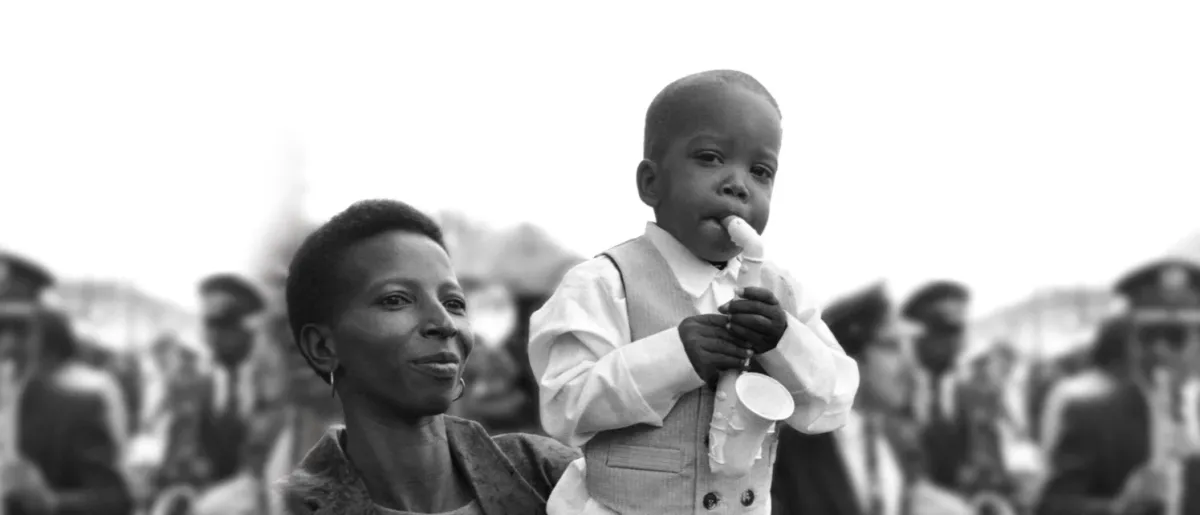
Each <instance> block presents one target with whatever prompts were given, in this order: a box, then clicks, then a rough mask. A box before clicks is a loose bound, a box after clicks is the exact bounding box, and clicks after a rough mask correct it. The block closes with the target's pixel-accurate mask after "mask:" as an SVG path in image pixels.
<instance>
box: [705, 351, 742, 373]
mask: <svg viewBox="0 0 1200 515" xmlns="http://www.w3.org/2000/svg"><path fill="white" fill-rule="evenodd" d="M742 361H744V358H734V357H731V356H726V355H723V354H721V355H718V356H716V357H714V358H713V366H714V367H716V368H717V369H718V370H729V369H733V368H739V367H741V366H742Z"/></svg>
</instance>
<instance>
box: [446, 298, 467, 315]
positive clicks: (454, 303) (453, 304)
mask: <svg viewBox="0 0 1200 515" xmlns="http://www.w3.org/2000/svg"><path fill="white" fill-rule="evenodd" d="M442 305H444V306H446V309H449V310H451V311H454V312H459V313H465V312H466V311H467V303H466V302H465V301H463V300H461V299H450V300H447V301H446V302H445V303H443V304H442Z"/></svg>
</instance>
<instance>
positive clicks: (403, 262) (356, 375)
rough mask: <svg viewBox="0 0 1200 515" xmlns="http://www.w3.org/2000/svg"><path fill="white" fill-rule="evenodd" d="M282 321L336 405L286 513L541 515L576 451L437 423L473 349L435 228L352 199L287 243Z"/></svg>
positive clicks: (408, 213)
mask: <svg viewBox="0 0 1200 515" xmlns="http://www.w3.org/2000/svg"><path fill="white" fill-rule="evenodd" d="M287 305H288V318H289V320H290V324H291V329H292V333H293V335H294V336H295V340H296V343H297V345H298V346H299V349H300V352H301V353H302V354H303V356H304V358H305V359H306V360H307V361H308V363H309V365H310V366H311V367H312V369H313V370H314V371H315V372H316V373H317V375H318V376H319V377H320V378H321V379H322V380H324V381H325V382H326V383H328V384H329V386H330V388H331V389H332V391H333V394H334V395H337V396H338V397H339V398H340V399H341V401H342V410H343V415H344V420H345V426H344V427H336V426H335V427H333V428H331V429H330V430H329V431H328V432H326V434H325V436H324V437H323V438H322V439H321V441H320V442H318V443H317V445H316V446H315V447H313V448H312V450H310V451H309V453H308V455H307V456H306V457H305V458H304V460H303V461H302V462H301V464H300V465H299V467H298V468H297V470H296V471H295V472H294V473H293V474H292V475H291V476H289V477H288V478H287V479H286V480H285V485H284V496H285V504H286V505H287V507H288V510H289V511H290V512H291V513H294V514H313V515H324V514H396V513H401V514H408V513H422V514H438V513H444V514H455V515H475V514H485V515H505V514H527V513H544V512H545V499H546V497H548V496H549V494H550V491H551V489H553V487H554V483H556V482H557V481H558V479H559V477H560V476H561V474H562V472H563V470H564V469H565V468H566V467H567V465H568V464H569V463H570V462H571V461H572V460H574V459H576V458H577V457H578V453H577V452H576V451H573V450H571V449H569V448H567V447H564V446H563V445H561V444H558V443H557V442H554V441H552V440H550V439H547V438H544V437H538V436H532V435H523V434H512V435H503V436H498V437H496V438H491V437H489V436H488V435H487V433H486V432H485V431H484V430H483V428H482V427H481V426H479V425H478V424H476V423H474V422H470V421H466V420H462V419H458V418H455V417H451V416H449V415H445V413H446V411H447V410H448V409H449V408H450V405H451V403H453V402H454V401H455V400H457V399H458V398H459V397H461V396H462V394H463V392H464V390H465V388H466V383H465V382H464V381H463V379H462V372H463V368H464V364H465V363H466V361H467V358H468V357H469V356H470V353H471V348H472V345H473V341H472V338H471V332H470V329H469V328H468V327H467V324H466V320H467V318H466V310H467V306H466V300H465V298H464V296H463V293H462V288H461V287H460V286H459V284H458V280H457V279H456V277H455V274H454V270H453V269H452V268H451V265H450V257H449V255H448V254H447V253H446V250H445V244H444V243H443V241H442V233H441V230H440V229H439V228H438V226H437V225H436V224H435V223H434V222H433V221H432V220H431V219H429V217H427V216H425V215H424V214H422V213H420V212H419V211H417V210H415V209H413V208H412V207H409V206H408V205H406V204H403V203H400V202H394V201H383V200H376V201H363V202H359V203H356V204H354V205H352V206H350V208H348V209H347V210H346V211H344V212H342V213H341V214H339V215H337V216H335V217H334V218H333V219H332V220H330V221H329V222H327V223H326V224H325V225H323V226H321V227H320V228H318V229H317V230H316V231H315V232H314V233H313V234H311V235H310V236H309V237H308V238H307V239H305V241H304V243H303V244H302V245H301V246H300V249H299V250H298V251H297V253H296V256H295V257H294V258H293V260H292V264H291V267H290V269H289V273H288V280H287Z"/></svg>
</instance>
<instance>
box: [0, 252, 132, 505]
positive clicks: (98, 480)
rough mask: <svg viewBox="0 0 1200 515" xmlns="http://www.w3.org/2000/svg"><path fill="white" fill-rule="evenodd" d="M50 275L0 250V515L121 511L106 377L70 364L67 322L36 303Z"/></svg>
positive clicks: (123, 495)
mask: <svg viewBox="0 0 1200 515" xmlns="http://www.w3.org/2000/svg"><path fill="white" fill-rule="evenodd" d="M53 283H54V278H53V276H51V275H50V274H49V273H48V272H47V271H46V270H45V269H43V268H42V267H41V266H40V265H38V264H36V263H33V262H31V261H28V260H26V259H23V258H20V257H17V256H14V255H11V254H5V253H0V368H4V369H5V370H7V371H8V372H11V373H12V375H10V374H8V373H6V374H4V375H5V383H6V384H3V385H0V496H2V498H3V502H4V508H5V513H6V515H35V514H36V515H76V514H78V515H83V514H103V515H126V514H128V513H130V512H131V510H132V501H131V499H130V495H129V491H128V489H127V487H126V484H125V481H124V479H123V477H122V473H121V471H120V463H119V444H118V441H117V437H116V436H115V435H114V431H115V428H114V425H113V420H114V416H115V415H114V412H115V411H116V410H117V409H119V408H118V407H115V406H112V405H111V402H112V398H111V395H109V393H110V392H106V391H105V389H104V385H105V384H106V383H105V378H104V377H102V376H101V375H99V374H98V373H97V372H96V371H95V370H94V369H91V368H90V367H86V366H83V364H82V362H81V361H80V360H79V359H78V358H77V356H76V354H77V352H78V341H77V340H76V338H75V335H74V333H73V331H72V329H71V326H70V322H69V320H68V319H67V318H66V316H65V315H63V314H62V313H60V312H57V311H53V310H51V309H50V308H48V307H46V306H45V305H44V304H43V303H42V302H41V300H40V299H41V298H42V296H43V294H44V293H45V292H46V291H47V289H49V288H50V287H51V286H52V285H53Z"/></svg>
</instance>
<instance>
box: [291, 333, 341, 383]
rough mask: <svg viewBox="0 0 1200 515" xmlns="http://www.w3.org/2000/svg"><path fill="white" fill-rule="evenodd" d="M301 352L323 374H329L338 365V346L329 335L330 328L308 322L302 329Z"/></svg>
mask: <svg viewBox="0 0 1200 515" xmlns="http://www.w3.org/2000/svg"><path fill="white" fill-rule="evenodd" d="M299 341H300V353H301V354H303V355H304V359H305V360H307V361H308V362H309V363H311V364H312V366H313V367H315V368H316V369H317V370H320V371H321V374H323V375H325V376H328V375H329V373H330V372H333V371H334V370H336V369H337V367H338V357H337V348H336V345H334V343H333V339H332V338H330V336H329V328H327V327H325V326H323V325H317V324H308V325H305V326H304V327H303V328H301V329H300V340H299Z"/></svg>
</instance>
